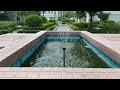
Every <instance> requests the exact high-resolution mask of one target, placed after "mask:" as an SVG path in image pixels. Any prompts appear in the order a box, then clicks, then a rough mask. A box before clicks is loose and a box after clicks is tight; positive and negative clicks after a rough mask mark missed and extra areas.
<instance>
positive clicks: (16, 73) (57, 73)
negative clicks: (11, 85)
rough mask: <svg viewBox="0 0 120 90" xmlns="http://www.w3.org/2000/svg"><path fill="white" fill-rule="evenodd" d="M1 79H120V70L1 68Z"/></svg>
mask: <svg viewBox="0 0 120 90" xmlns="http://www.w3.org/2000/svg"><path fill="white" fill-rule="evenodd" d="M0 79H120V69H107V68H106V69H105V68H62V67H59V68H58V67H14V68H12V67H1V68H0Z"/></svg>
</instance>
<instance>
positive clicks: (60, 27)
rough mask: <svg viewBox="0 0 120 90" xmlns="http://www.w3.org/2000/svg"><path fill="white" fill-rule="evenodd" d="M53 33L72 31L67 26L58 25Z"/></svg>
mask: <svg viewBox="0 0 120 90" xmlns="http://www.w3.org/2000/svg"><path fill="white" fill-rule="evenodd" d="M54 31H73V30H72V29H71V28H70V27H69V26H68V25H67V24H62V25H61V24H59V26H58V27H57V28H56V29H55V30H54Z"/></svg>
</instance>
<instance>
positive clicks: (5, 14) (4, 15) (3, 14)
mask: <svg viewBox="0 0 120 90" xmlns="http://www.w3.org/2000/svg"><path fill="white" fill-rule="evenodd" d="M14 15H15V12H14V11H0V21H13V18H14Z"/></svg>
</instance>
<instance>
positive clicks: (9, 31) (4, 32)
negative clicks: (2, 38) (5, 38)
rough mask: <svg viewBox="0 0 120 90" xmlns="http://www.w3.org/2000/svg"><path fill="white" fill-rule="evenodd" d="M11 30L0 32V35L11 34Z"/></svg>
mask: <svg viewBox="0 0 120 90" xmlns="http://www.w3.org/2000/svg"><path fill="white" fill-rule="evenodd" d="M11 32H12V30H0V35H1V34H6V33H11Z"/></svg>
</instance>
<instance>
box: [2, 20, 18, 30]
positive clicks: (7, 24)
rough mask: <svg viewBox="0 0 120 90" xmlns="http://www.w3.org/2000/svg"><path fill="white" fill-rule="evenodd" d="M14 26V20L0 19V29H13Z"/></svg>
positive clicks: (15, 24)
mask: <svg viewBox="0 0 120 90" xmlns="http://www.w3.org/2000/svg"><path fill="white" fill-rule="evenodd" d="M16 26H17V23H16V22H14V21H0V30H14V29H15V28H16Z"/></svg>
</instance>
